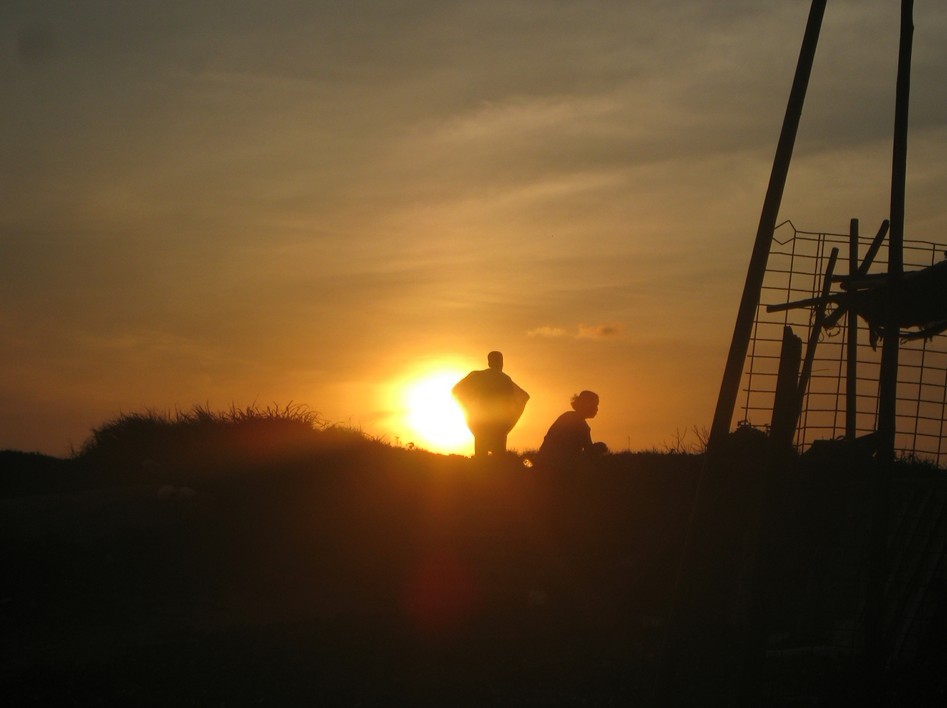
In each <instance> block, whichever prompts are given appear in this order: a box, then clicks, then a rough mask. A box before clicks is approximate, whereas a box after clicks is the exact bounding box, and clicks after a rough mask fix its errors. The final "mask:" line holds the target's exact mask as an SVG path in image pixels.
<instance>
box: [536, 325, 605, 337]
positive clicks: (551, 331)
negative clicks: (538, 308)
mask: <svg viewBox="0 0 947 708" xmlns="http://www.w3.org/2000/svg"><path fill="white" fill-rule="evenodd" d="M621 332H622V327H621V326H620V325H615V324H599V325H585V324H580V325H579V326H578V327H577V328H576V331H575V333H574V334H569V332H568V331H567V330H565V329H564V328H562V327H552V326H550V325H542V326H541V327H535V328H533V329H531V330H529V331H527V332H526V335H527V336H528V337H545V338H548V339H555V338H558V337H571V338H572V339H613V338H615V337H617V336H618V335H620V334H621Z"/></svg>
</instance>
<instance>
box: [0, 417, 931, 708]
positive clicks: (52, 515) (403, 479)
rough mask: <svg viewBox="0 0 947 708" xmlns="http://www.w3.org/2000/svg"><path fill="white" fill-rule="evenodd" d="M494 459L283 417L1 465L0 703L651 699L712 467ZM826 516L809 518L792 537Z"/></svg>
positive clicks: (125, 423) (840, 682)
mask: <svg viewBox="0 0 947 708" xmlns="http://www.w3.org/2000/svg"><path fill="white" fill-rule="evenodd" d="M489 462H490V464H481V463H478V462H475V461H474V460H471V459H467V458H463V457H458V456H444V455H435V454H432V453H428V452H425V451H423V450H416V449H404V448H399V447H393V446H390V445H387V444H385V443H384V442H383V441H379V440H373V439H370V438H367V437H366V436H364V435H361V434H360V433H358V432H356V431H351V430H346V429H343V428H337V427H334V426H329V425H325V424H323V423H322V422H321V421H319V420H318V419H317V418H316V417H314V416H311V415H309V414H308V413H307V412H305V411H300V410H297V409H292V408H290V409H283V410H265V411H254V410H250V411H230V412H227V413H212V412H209V411H206V410H203V409H195V410H194V411H192V412H190V413H186V414H177V415H173V416H171V415H161V414H156V413H151V412H148V413H144V414H134V415H128V416H122V417H120V418H118V419H116V420H115V421H112V422H109V423H106V424H105V425H103V426H101V427H100V428H98V429H97V430H96V431H94V433H93V435H92V436H91V437H90V438H89V440H88V441H87V443H86V444H85V445H84V446H83V447H82V449H80V450H79V451H78V452H77V453H76V454H75V455H74V456H73V457H72V458H70V459H67V460H58V459H54V458H47V457H43V456H40V455H29V454H25V453H19V452H13V451H6V452H3V453H0V464H2V467H3V469H4V470H5V471H4V472H3V476H2V478H0V497H2V498H0V539H2V541H0V554H2V555H0V562H2V564H3V568H4V570H5V572H4V574H3V580H2V585H0V621H2V623H3V633H2V639H0V642H2V645H0V650H2V673H0V694H3V695H5V696H7V697H8V698H9V699H10V701H8V704H9V705H61V704H71V703H78V704H99V705H280V706H285V705H391V704H393V703H403V704H413V705H530V704H532V705H627V704H634V703H640V702H642V701H644V700H646V699H647V697H648V694H649V691H650V687H651V681H652V677H653V675H654V672H655V670H656V666H657V660H658V656H659V653H660V646H661V641H662V637H663V632H664V627H665V622H666V619H667V613H668V604H669V598H670V595H671V590H672V587H673V580H674V576H675V571H676V567H677V562H678V559H679V557H680V552H681V548H682V543H683V540H684V536H685V529H686V525H687V519H688V514H689V512H690V506H691V503H692V501H693V496H694V492H695V489H696V482H697V479H698V477H699V474H700V470H701V465H702V458H701V456H700V455H696V454H681V453H655V452H649V453H621V454H616V455H609V456H606V457H605V458H603V459H602V460H600V461H598V463H597V464H596V465H595V466H594V467H588V468H585V469H581V470H575V471H574V473H571V474H559V475H554V476H551V475H549V474H541V473H538V472H537V471H536V470H535V469H533V468H530V467H528V466H526V465H525V464H524V458H523V457H522V456H520V455H517V454H511V455H509V456H508V457H507V458H504V459H499V460H490V461H489ZM745 463H746V464H745V465H744V468H743V471H742V472H741V471H740V469H738V468H739V465H737V466H736V467H735V468H734V474H735V475H736V476H737V477H739V476H740V475H745V473H746V470H752V469H753V465H754V464H755V462H754V461H753V460H752V458H751V457H747V458H746V460H745ZM834 486H835V487H839V483H835V484H834ZM820 496H823V497H824V495H820ZM737 501H739V500H737ZM837 511H838V507H837V506H836V507H833V506H832V504H831V503H828V502H827V503H826V504H823V505H822V506H821V507H819V508H818V509H816V510H814V511H813V510H810V513H809V515H808V516H807V519H808V520H807V521H806V523H805V524H802V525H800V528H799V530H800V532H802V531H805V530H806V529H809V530H810V531H811V530H812V529H818V528H821V529H823V530H825V529H826V528H828V526H825V524H827V523H828V522H829V521H830V520H831V519H835V518H841V515H840V514H838V513H836V512H837ZM819 524H822V525H823V526H821V527H820V526H819ZM799 538H806V537H805V535H803V536H797V537H796V540H797V541H798V539H799ZM816 546H818V541H817V540H814V541H806V542H805V543H803V544H802V553H803V556H802V557H804V558H811V557H812V554H811V552H810V551H811V550H812V548H813V547H816ZM807 582H808V579H807ZM800 583H801V580H800ZM812 631H816V630H812ZM816 639H817V640H818V641H823V640H822V639H820V638H816ZM816 639H813V638H810V640H809V641H810V644H811V643H813V642H816ZM784 643H785V642H784ZM816 643H817V642H816ZM847 666H848V665H847V664H845V665H842V666H841V668H839V666H838V665H837V664H832V665H830V666H829V667H828V668H827V666H826V664H824V662H823V663H820V664H819V665H818V667H817V668H818V671H821V672H822V673H821V674H820V676H821V677H820V678H819V679H818V680H813V681H814V682H813V681H809V683H808V684H807V687H806V688H805V689H801V688H799V687H798V686H791V685H790V684H789V683H787V682H785V681H783V682H782V683H780V681H776V683H775V684H774V685H775V689H774V691H773V692H772V693H771V694H770V695H771V697H772V701H773V704H784V705H795V704H798V700H802V698H800V696H802V697H805V696H810V697H811V696H816V697H819V696H821V697H822V699H825V700H828V699H827V697H828V696H831V695H833V691H839V690H840V686H841V687H844V685H845V682H846V681H847V680H848V674H847V673H846V670H847V669H846V668H845V667H847ZM818 671H816V674H818ZM833 672H834V673H833ZM813 675H815V674H813V668H812V666H810V665H807V666H805V667H802V668H800V669H799V671H798V672H796V673H795V674H794V676H795V677H796V678H798V676H810V677H811V676H813ZM925 690H927V689H925ZM820 692H821V693H820ZM794 701H795V702H794Z"/></svg>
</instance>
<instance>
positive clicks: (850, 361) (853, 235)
mask: <svg viewBox="0 0 947 708" xmlns="http://www.w3.org/2000/svg"><path fill="white" fill-rule="evenodd" d="M857 273H858V219H852V220H851V221H850V222H849V225H848V275H849V277H850V278H851V279H853V280H854V278H855V275H856V274H857ZM846 329H847V333H846V335H847V337H848V341H847V342H846V347H847V351H846V361H845V439H846V440H847V441H848V442H850V443H852V442H855V438H856V437H857V436H858V429H857V426H858V315H857V314H855V310H854V308H852V307H849V308H848V321H847V327H846Z"/></svg>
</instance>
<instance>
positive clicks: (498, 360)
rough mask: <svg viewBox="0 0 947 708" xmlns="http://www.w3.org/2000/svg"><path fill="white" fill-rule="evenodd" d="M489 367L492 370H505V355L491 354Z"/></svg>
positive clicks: (488, 360)
mask: <svg viewBox="0 0 947 708" xmlns="http://www.w3.org/2000/svg"><path fill="white" fill-rule="evenodd" d="M487 365H488V366H489V367H490V368H491V369H497V370H499V371H502V370H503V355H502V354H501V353H500V352H490V353H489V354H487Z"/></svg>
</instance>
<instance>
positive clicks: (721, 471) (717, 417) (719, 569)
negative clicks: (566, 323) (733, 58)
mask: <svg viewBox="0 0 947 708" xmlns="http://www.w3.org/2000/svg"><path fill="white" fill-rule="evenodd" d="M825 4H826V0H812V5H811V7H810V10H809V19H808V21H807V23H806V30H805V34H804V36H803V40H802V48H801V49H800V52H799V60H798V62H797V64H796V73H795V76H794V77H793V84H792V89H791V90H790V94H789V102H788V105H787V107H786V115H785V117H784V119H783V127H782V131H781V132H780V136H779V143H778V144H777V147H776V155H775V157H774V159H773V169H772V172H771V174H770V180H769V186H768V188H767V190H766V197H765V199H764V200H763V209H762V212H761V214H760V222H759V226H758V228H757V232H756V241H755V243H754V246H753V253H752V255H751V258H750V265H749V268H748V271H747V277H746V282H745V284H744V287H743V297H742V299H741V301H740V307H739V310H738V312H737V321H736V324H735V326H734V329H733V338H732V340H731V343H730V353H729V355H728V358H727V363H726V366H725V369H724V374H723V380H722V382H721V385H720V394H719V396H718V398H717V408H716V411H715V413H714V421H713V426H712V428H711V432H710V437H709V439H708V450H707V455H706V457H705V459H704V467H703V470H702V471H701V475H700V479H699V481H698V483H697V489H696V492H695V495H694V501H693V503H692V505H691V514H690V518H689V520H688V528H687V533H686V537H685V540H684V549H683V551H682V553H681V557H680V560H679V563H678V571H677V575H676V578H675V583H674V589H673V591H672V595H671V598H670V602H669V605H670V608H669V617H668V626H667V629H666V631H665V637H664V646H663V647H662V651H661V658H660V661H659V665H658V670H657V672H656V674H655V682H654V693H653V696H652V698H653V702H654V704H655V705H661V706H666V705H679V704H682V703H684V704H694V705H700V704H702V705H733V704H734V700H733V699H734V697H735V694H738V693H739V692H740V691H742V690H743V689H742V685H741V683H740V681H739V680H738V679H736V678H734V677H733V676H732V669H733V668H734V666H733V664H734V662H737V663H739V662H740V661H741V660H743V659H745V656H746V642H743V643H742V644H741V643H739V642H737V644H736V645H734V644H733V643H732V642H730V640H729V639H726V638H724V639H723V642H724V644H725V648H721V647H720V645H719V642H718V641H717V638H716V637H715V636H714V631H713V630H709V631H705V630H708V628H709V626H710V625H715V626H719V623H723V624H724V625H728V624H732V621H733V620H732V616H731V611H730V607H731V605H732V601H733V596H734V593H735V592H736V589H735V587H734V586H735V584H736V583H737V575H738V574H739V573H740V562H739V559H740V557H741V556H742V551H741V549H738V548H735V547H733V546H734V543H735V541H734V540H733V539H734V537H735V535H736V534H735V533H732V528H731V527H732V526H733V525H734V522H733V520H732V518H731V517H732V514H730V510H729V509H728V505H732V504H737V505H738V504H739V501H736V500H734V499H733V498H732V495H733V490H732V489H728V486H727V477H728V473H729V472H730V470H728V469H727V464H726V461H725V460H724V459H723V457H722V456H721V455H719V454H717V451H718V449H719V448H720V445H721V442H723V441H724V440H725V439H726V437H727V434H728V433H729V429H730V422H731V420H732V418H733V409H734V406H735V405H736V399H737V394H738V392H739V388H740V379H741V378H742V376H743V363H744V360H745V359H746V353H747V350H748V349H749V341H750V335H751V334H752V331H753V320H754V318H755V315H756V310H757V308H758V307H759V301H760V290H761V288H762V285H763V277H764V275H765V274H766V262H767V260H768V259H769V250H770V244H771V242H772V238H773V232H774V231H775V229H776V219H777V217H778V215H779V207H780V204H781V202H782V195H783V189H784V187H785V184H786V176H787V174H788V172H789V163H790V161H791V158H792V151H793V146H794V144H795V139H796V133H797V131H798V127H799V119H800V117H801V115H802V106H803V103H804V102H805V96H806V89H807V88H808V85H809V75H810V74H811V71H812V63H813V60H814V58H815V50H816V46H817V45H818V40H819V32H820V30H821V27H822V17H823V15H824V14H825ZM728 530H729V531H731V533H728ZM718 558H724V559H726V562H724V563H722V564H716V560H717V559H718ZM741 629H742V631H743V633H745V629H746V628H745V627H744V628H738V627H735V626H726V627H724V629H723V631H725V632H726V633H727V634H728V635H729V636H730V637H733V636H734V635H737V634H740V630H741ZM743 668H744V669H745V668H746V667H745V666H744V667H743ZM695 701H696V702H695ZM708 701H709V702H708Z"/></svg>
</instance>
